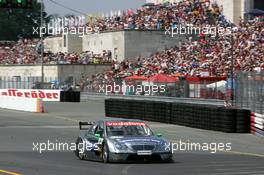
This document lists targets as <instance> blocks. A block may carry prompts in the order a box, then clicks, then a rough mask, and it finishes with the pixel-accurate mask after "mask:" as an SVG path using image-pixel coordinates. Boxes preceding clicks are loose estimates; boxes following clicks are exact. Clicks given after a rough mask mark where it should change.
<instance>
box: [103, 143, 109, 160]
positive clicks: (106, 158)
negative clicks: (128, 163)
mask: <svg viewBox="0 0 264 175" xmlns="http://www.w3.org/2000/svg"><path fill="white" fill-rule="evenodd" d="M102 159H103V162H104V163H108V162H109V149H108V146H107V143H105V144H104V148H103V154H102Z"/></svg>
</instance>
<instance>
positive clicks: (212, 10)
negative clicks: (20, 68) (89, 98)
mask: <svg viewBox="0 0 264 175" xmlns="http://www.w3.org/2000/svg"><path fill="white" fill-rule="evenodd" d="M179 24H181V25H183V26H184V25H190V24H192V25H193V26H195V27H199V28H203V27H204V26H208V25H212V26H217V27H220V26H222V27H230V26H231V23H229V22H227V21H226V20H225V17H224V16H223V15H222V9H221V7H219V6H217V4H214V3H213V4H212V3H211V2H210V1H209V0H182V1H181V2H177V3H165V4H159V5H146V6H143V7H140V8H138V9H137V10H136V11H132V10H128V11H127V12H126V13H123V14H122V15H119V16H117V15H114V16H111V17H104V18H97V19H96V20H93V21H91V22H88V23H87V26H89V27H92V28H99V30H100V31H112V30H124V29H134V30H137V29H138V30H165V29H166V28H168V27H171V26H175V25H179ZM231 31H232V32H231V33H229V32H226V31H225V32H224V33H223V34H221V35H220V34H218V35H210V34H209V35H208V34H203V33H201V34H200V35H199V39H198V40H194V39H193V38H190V39H189V40H188V41H187V42H186V43H183V44H181V46H179V47H173V48H168V49H165V50H163V51H160V52H157V53H154V54H152V55H151V56H149V57H137V58H126V59H125V60H124V61H122V62H117V61H116V60H114V59H112V60H111V58H112V54H111V52H109V51H103V53H102V54H94V53H93V52H89V51H87V52H83V53H81V54H77V53H45V54H44V62H45V63H47V64H90V63H105V62H110V61H111V62H112V70H109V71H107V72H104V73H101V74H97V75H94V76H92V77H89V78H88V79H87V78H86V77H85V76H84V77H83V80H82V82H83V83H84V82H91V83H92V84H94V85H98V84H102V83H103V84H108V83H112V82H113V81H114V80H116V79H118V78H123V77H127V76H130V75H134V74H136V75H142V76H145V77H150V76H152V75H155V74H157V73H165V74H169V75H175V76H186V75H191V76H202V75H203V74H206V75H210V76H227V75H228V73H230V71H231V63H232V60H233V63H234V70H235V72H236V71H260V70H262V69H264V20H263V18H262V17H257V18H254V19H253V20H246V21H243V20H241V21H240V23H239V24H238V25H236V26H232V30H231ZM38 42H39V41H38V40H19V41H18V42H17V43H15V44H13V45H9V46H2V45H0V64H36V63H38V62H39V60H38V58H39V56H38V54H37V52H36V45H37V43H38ZM232 58H233V59H232Z"/></svg>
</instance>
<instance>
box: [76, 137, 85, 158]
mask: <svg viewBox="0 0 264 175" xmlns="http://www.w3.org/2000/svg"><path fill="white" fill-rule="evenodd" d="M79 145H83V140H82V139H81V138H78V139H77V141H76V150H75V155H76V156H77V157H78V158H79V159H80V160H83V159H84V157H85V156H84V148H82V149H83V150H80V146H79Z"/></svg>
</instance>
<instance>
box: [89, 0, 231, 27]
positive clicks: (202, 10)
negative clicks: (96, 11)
mask: <svg viewBox="0 0 264 175" xmlns="http://www.w3.org/2000/svg"><path fill="white" fill-rule="evenodd" d="M221 12H222V9H221V8H220V7H219V6H217V5H216V4H211V2H210V0H182V1H180V2H175V3H165V4H158V5H153V4H149V5H145V6H142V7H140V8H138V9H136V10H135V11H133V10H128V11H127V12H124V13H123V14H121V15H113V16H111V17H103V18H97V19H96V20H93V21H90V22H88V23H87V26H89V27H91V28H93V29H97V30H99V31H113V30H126V29H128V30H129V29H133V30H164V29H166V28H169V27H171V26H173V25H179V24H181V25H185V26H186V25H189V24H192V25H193V26H196V27H202V26H204V25H222V26H224V25H227V24H228V23H227V22H226V20H225V18H224V16H223V15H222V13H221Z"/></svg>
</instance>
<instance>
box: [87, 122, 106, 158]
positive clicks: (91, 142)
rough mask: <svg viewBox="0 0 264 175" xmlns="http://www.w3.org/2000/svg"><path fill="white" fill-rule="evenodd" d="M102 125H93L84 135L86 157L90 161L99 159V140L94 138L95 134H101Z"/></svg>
mask: <svg viewBox="0 0 264 175" xmlns="http://www.w3.org/2000/svg"><path fill="white" fill-rule="evenodd" d="M102 123H103V122H97V123H95V124H94V125H93V126H92V127H91V128H90V130H89V131H88V132H87V134H86V137H85V138H86V139H87V140H86V143H87V145H86V150H87V157H88V156H89V158H91V159H96V160H98V159H100V154H101V149H100V143H99V139H98V138H97V137H96V136H95V134H97V133H102V131H101V130H102Z"/></svg>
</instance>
